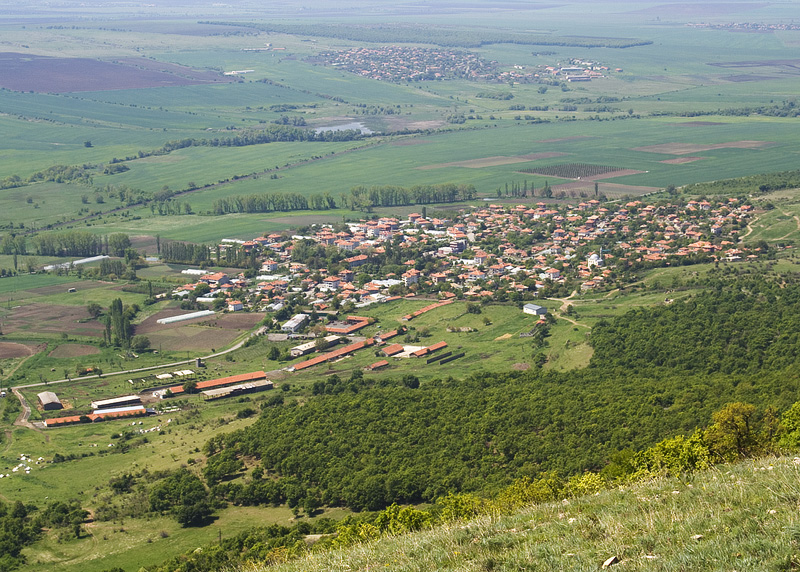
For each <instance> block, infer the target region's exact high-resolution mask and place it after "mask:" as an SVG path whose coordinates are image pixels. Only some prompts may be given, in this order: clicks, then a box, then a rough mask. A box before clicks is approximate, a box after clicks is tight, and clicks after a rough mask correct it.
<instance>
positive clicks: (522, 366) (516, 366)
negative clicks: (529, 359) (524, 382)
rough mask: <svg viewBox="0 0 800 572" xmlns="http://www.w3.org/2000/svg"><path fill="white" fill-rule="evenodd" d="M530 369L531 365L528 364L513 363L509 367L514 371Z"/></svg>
mask: <svg viewBox="0 0 800 572" xmlns="http://www.w3.org/2000/svg"><path fill="white" fill-rule="evenodd" d="M530 368H531V364H529V363H515V364H514V365H512V366H511V369H513V370H514V371H525V370H527V369H530Z"/></svg>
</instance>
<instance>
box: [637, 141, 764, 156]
mask: <svg viewBox="0 0 800 572" xmlns="http://www.w3.org/2000/svg"><path fill="white" fill-rule="evenodd" d="M770 145H774V142H772V141H730V142H728V143H713V144H711V145H703V144H699V143H662V144H660V145H647V146H645V147H636V148H634V149H632V150H633V151H643V152H645V153H661V154H663V155H688V154H690V153H702V152H704V151H714V150H716V149H763V148H764V147H769V146H770Z"/></svg>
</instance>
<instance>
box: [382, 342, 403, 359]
mask: <svg viewBox="0 0 800 572" xmlns="http://www.w3.org/2000/svg"><path fill="white" fill-rule="evenodd" d="M402 352H403V345H402V344H392V345H390V346H386V347H385V348H383V355H385V356H386V357H391V356H393V355H397V354H399V353H402Z"/></svg>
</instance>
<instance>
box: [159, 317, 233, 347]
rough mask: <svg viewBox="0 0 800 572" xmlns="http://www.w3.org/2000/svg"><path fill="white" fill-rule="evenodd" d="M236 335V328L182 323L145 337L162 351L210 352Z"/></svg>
mask: <svg viewBox="0 0 800 572" xmlns="http://www.w3.org/2000/svg"><path fill="white" fill-rule="evenodd" d="M183 323H184V324H185V322H183ZM162 327H164V328H166V327H167V326H162ZM238 335H239V332H238V331H236V330H223V329H221V328H204V327H202V326H186V325H183V326H173V327H172V328H171V329H169V330H165V331H163V332H157V333H150V334H147V337H148V338H149V339H150V347H151V348H154V349H159V350H162V351H173V352H180V351H197V352H211V351H212V350H219V349H222V348H224V347H225V346H227V345H230V344H231V343H232V342H233V340H235V339H236V337H237V336H238Z"/></svg>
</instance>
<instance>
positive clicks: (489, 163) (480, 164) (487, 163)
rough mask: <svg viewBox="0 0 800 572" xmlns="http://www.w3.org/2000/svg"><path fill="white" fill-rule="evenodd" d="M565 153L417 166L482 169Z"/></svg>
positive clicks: (561, 155)
mask: <svg viewBox="0 0 800 572" xmlns="http://www.w3.org/2000/svg"><path fill="white" fill-rule="evenodd" d="M564 155H566V153H556V152H552V153H531V154H530V155H518V156H516V157H504V156H497V157H483V158H482V159H470V160H467V161H453V162H452V163H439V164H438V165H426V166H425V167H417V169H419V170H421V171H428V170H431V169H443V168H445V167H466V168H467V169H482V168H484V167H499V166H501V165H513V164H514V163H527V162H528V161H536V160H538V159H552V158H554V157H563V156H564Z"/></svg>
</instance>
